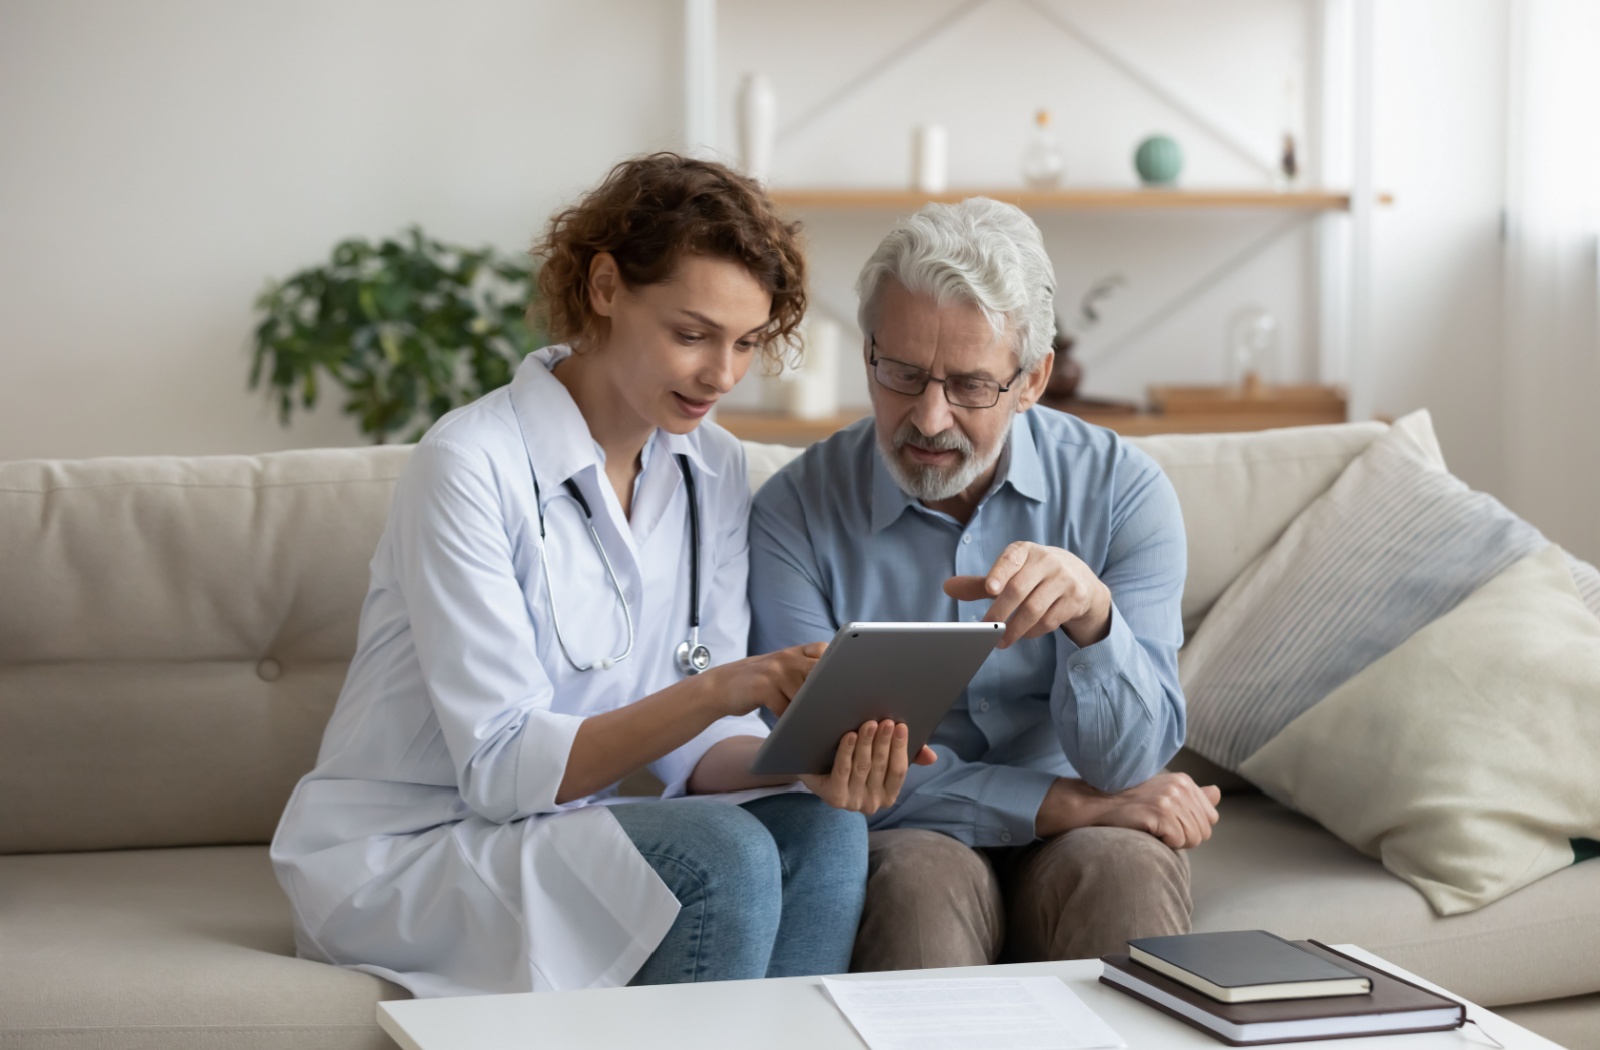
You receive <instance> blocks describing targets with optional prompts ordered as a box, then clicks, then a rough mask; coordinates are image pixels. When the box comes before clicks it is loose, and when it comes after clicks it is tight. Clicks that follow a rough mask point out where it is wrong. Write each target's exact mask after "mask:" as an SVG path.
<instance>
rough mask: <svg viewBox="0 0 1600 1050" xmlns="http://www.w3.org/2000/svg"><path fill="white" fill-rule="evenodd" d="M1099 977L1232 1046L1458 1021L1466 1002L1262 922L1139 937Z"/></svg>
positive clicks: (1108, 959) (1421, 1028)
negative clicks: (1287, 936)
mask: <svg viewBox="0 0 1600 1050" xmlns="http://www.w3.org/2000/svg"><path fill="white" fill-rule="evenodd" d="M1101 962H1103V963H1105V972H1104V973H1103V974H1102V975H1101V977H1100V980H1101V981H1102V982H1104V983H1106V984H1109V985H1111V986H1112V987H1113V988H1116V989H1118V990H1120V991H1123V992H1126V993H1128V994H1129V995H1131V996H1133V997H1134V998H1136V999H1141V1000H1143V1001H1144V1002H1146V1003H1149V1004H1150V1005H1151V1006H1154V1007H1155V1008H1156V1009H1158V1010H1163V1011H1165V1012H1166V1013H1169V1014H1171V1015H1172V1016H1174V1017H1176V1018H1178V1019H1179V1020H1180V1021H1184V1022H1186V1023H1188V1024H1191V1025H1193V1026H1194V1027H1196V1028H1198V1029H1200V1030H1201V1031H1203V1032H1207V1033H1209V1034H1210V1035H1213V1036H1215V1037H1216V1038H1218V1039H1220V1040H1222V1041H1223V1042H1224V1043H1227V1044H1229V1045H1231V1046H1252V1045H1254V1044H1257V1043H1282V1042H1289V1041H1293V1040H1301V1039H1339V1038H1344V1037H1348V1036H1361V1035H1383V1034H1395V1033H1399V1032H1432V1031H1440V1030H1443V1029H1449V1028H1459V1027H1461V1025H1462V1024H1464V1023H1465V1022H1466V1010H1465V1008H1463V1007H1462V1005H1461V1004H1460V1003H1458V1002H1456V1001H1455V1000H1453V999H1449V998H1446V997H1445V996H1442V995H1438V994H1436V993H1434V992H1431V991H1429V990H1428V989H1426V988H1423V987H1421V986H1419V985H1416V984H1412V983H1411V982H1410V981H1404V980H1401V979H1400V978H1398V977H1395V976H1394V975H1393V974H1388V973H1384V972H1383V971H1382V970H1375V969H1373V968H1372V967H1370V966H1367V965H1365V964H1364V963H1361V962H1359V961H1357V960H1355V959H1352V958H1350V957H1349V956H1348V955H1345V954H1343V953H1341V952H1337V951H1335V950H1334V949H1332V948H1329V947H1328V946H1327V945H1325V944H1320V943H1318V942H1317V941H1286V940H1284V939H1283V938H1281V937H1276V936H1274V935H1272V934H1270V933H1267V932H1266V931H1265V930H1239V931H1235V932H1231V933H1191V934H1185V935H1183V936H1180V937H1145V938H1141V939H1139V940H1133V941H1129V942H1128V951H1127V952H1126V953H1125V954H1124V953H1118V954H1114V955H1107V956H1104V957H1103V958H1102V959H1101Z"/></svg>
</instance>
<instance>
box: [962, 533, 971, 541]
mask: <svg viewBox="0 0 1600 1050" xmlns="http://www.w3.org/2000/svg"><path fill="white" fill-rule="evenodd" d="M961 542H962V543H971V542H972V533H970V532H969V533H967V534H966V535H965V536H963V537H961Z"/></svg>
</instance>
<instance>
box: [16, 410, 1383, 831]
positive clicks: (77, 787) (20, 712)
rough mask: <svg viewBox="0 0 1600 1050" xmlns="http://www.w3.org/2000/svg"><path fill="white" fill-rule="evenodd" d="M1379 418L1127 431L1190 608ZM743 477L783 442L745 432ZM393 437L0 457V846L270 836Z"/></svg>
mask: <svg viewBox="0 0 1600 1050" xmlns="http://www.w3.org/2000/svg"><path fill="white" fill-rule="evenodd" d="M1382 430H1383V427H1382V426H1381V425H1379V424H1350V425H1345V426H1338V427H1315V428H1304V429H1301V430H1294V431H1274V432H1266V433H1261V434H1240V435H1219V436H1205V435H1182V436H1170V437H1159V438H1146V439H1140V441H1139V442H1138V444H1140V445H1141V446H1142V447H1143V448H1145V449H1146V450H1147V451H1149V452H1150V453H1151V455H1153V456H1154V457H1155V458H1156V459H1157V460H1158V461H1159V462H1160V463H1161V464H1162V466H1163V467H1165V468H1166V469H1167V472H1168V474H1169V475H1170V476H1171V478H1172V481H1173V484H1174V485H1175V486H1176V487H1177V490H1178V495H1179V499H1180V501H1181V502H1182V505H1183V509H1184V516H1185V521H1186V524H1187V526H1188V530H1189V545H1190V555H1189V579H1188V586H1187V589H1186V592H1185V595H1184V615H1185V622H1186V625H1188V626H1189V627H1190V628H1191V629H1192V627H1193V626H1194V625H1196V624H1198V622H1199V619H1200V617H1201V616H1203V615H1204V613H1205V610H1206V609H1208V608H1209V607H1210V605H1211V603H1212V602H1214V601H1215V600H1216V598H1217V597H1218V595H1220V594H1221V592H1222V589H1223V588H1224V587H1226V586H1227V584H1228V582H1229V581H1231V580H1232V579H1233V577H1234V576H1235V575H1237V574H1238V572H1239V571H1240V570H1242V569H1243V568H1244V567H1245V566H1246V565H1247V564H1249V562H1250V561H1252V560H1253V559H1254V558H1255V557H1256V556H1257V555H1259V554H1260V553H1261V552H1262V551H1264V550H1265V549H1266V548H1267V547H1268V546H1270V544H1271V543H1272V542H1273V541H1274V540H1275V539H1276V538H1277V536H1278V534H1279V533H1281V532H1282V530H1283V529H1284V527H1285V526H1287V524H1288V522H1289V521H1290V519H1292V517H1293V516H1294V515H1295V514H1296V513H1298V511H1299V510H1300V508H1302V507H1304V506H1305V505H1306V504H1307V503H1308V502H1310V501H1311V500H1312V499H1314V498H1315V497H1316V496H1317V495H1318V494H1320V493H1321V492H1322V491H1324V490H1325V489H1326V488H1327V487H1328V486H1329V485H1330V484H1332V482H1333V480H1334V478H1336V477H1337V476H1338V473H1339V471H1340V470H1342V469H1343V467H1344V465H1345V464H1346V463H1348V462H1349V460H1350V459H1351V458H1353V457H1354V456H1355V455H1356V453H1357V452H1359V451H1360V450H1361V449H1362V448H1364V447H1366V445H1367V444H1368V443H1369V442H1370V441H1371V440H1372V439H1373V437H1375V436H1376V435H1377V434H1379V433H1381V432H1382ZM748 449H749V453H750V468H751V484H752V485H753V486H754V485H759V484H760V483H761V482H763V481H765V480H766V478H767V477H768V476H770V474H771V473H772V472H773V471H774V470H776V469H777V468H778V467H779V466H781V465H782V463H783V462H785V461H786V460H787V459H788V458H789V457H790V456H792V455H794V454H795V451H796V450H793V449H785V448H782V447H779V446H761V445H750V446H748ZM408 451H409V450H408V449H407V448H404V447H383V448H365V449H332V450H318V451H311V452H287V453H278V454H272V455H263V456H254V457H196V458H186V459H185V458H144V459H97V460H82V461H73V462H37V461H36V462H21V463H5V464H0V853H19V852H47V851H60V850H93V849H116V848H127V847H154V846H182V845H199V844H220V843H253V842H266V841H268V840H270V838H271V836H272V832H273V829H274V828H275V827H276V825H277V820H278V815H279V813H280V812H281V811H282V808H283V804H284V802H285V800H286V799H287V798H288V794H289V791H290V790H291V788H292V787H293V786H294V783H295V781H296V780H298V779H299V777H300V776H301V775H302V774H303V773H305V772H306V770H308V769H309V768H310V767H311V765H312V763H313V761H314V760H315V757H316V752H317V746H318V743H319V741H320V739H321V735H322V729H323V725H324V724H325V722H326V721H327V717H328V713H329V712H330V711H331V709H332V706H333V703H334V701H335V699H337V697H338V693H339V689H340V687H341V685H342V684H343V681H344V674H345V667H346V665H347V663H348V662H349V660H350V657H351V655H352V654H353V652H354V647H355V638H356V623H357V619H358V616H359V613H360V609H361V602H362V599H363V597H364V596H365V593H366V587H367V578H368V562H369V560H370V558H371V555H372V551H373V548H374V546H375V544H376V542H377V537H378V534H379V533H380V532H381V530H382V528H383V522H384V518H385V516H386V514H387V511H388V506H389V500H390V495H391V493H392V491H393V487H394V482H395V479H396V478H397V477H398V475H399V472H400V470H401V468H402V467H403V465H404V463H405V460H406V457H407V455H408Z"/></svg>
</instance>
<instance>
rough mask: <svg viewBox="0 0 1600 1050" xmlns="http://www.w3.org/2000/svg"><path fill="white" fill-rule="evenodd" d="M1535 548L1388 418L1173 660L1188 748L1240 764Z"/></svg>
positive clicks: (1514, 523)
mask: <svg viewBox="0 0 1600 1050" xmlns="http://www.w3.org/2000/svg"><path fill="white" fill-rule="evenodd" d="M1545 545H1546V541H1545V539H1544V537H1543V536H1541V535H1540V534H1539V531H1538V530H1537V529H1535V528H1534V527H1533V526H1531V525H1529V524H1527V523H1526V522H1524V521H1522V520H1521V519H1520V518H1518V517H1517V516H1516V515H1514V514H1512V513H1511V512H1510V511H1509V510H1507V509H1506V508H1505V507H1503V506H1501V505H1500V504H1499V503H1498V502H1496V501H1495V500H1494V499H1493V498H1492V497H1490V496H1487V495H1485V494H1483V493H1480V492H1473V491H1472V490H1470V489H1468V488H1467V486H1466V485H1464V484H1463V483H1462V482H1461V481H1459V480H1457V479H1456V478H1454V477H1452V476H1451V475H1450V474H1449V472H1447V471H1446V470H1445V469H1444V468H1443V467H1442V466H1441V465H1440V463H1439V460H1438V457H1437V452H1436V449H1435V447H1434V444H1433V429H1432V426H1431V423H1430V421H1429V418H1428V415H1427V413H1426V412H1417V413H1413V414H1412V415H1409V416H1406V417H1405V418H1404V419H1401V420H1400V421H1399V422H1397V423H1396V424H1395V425H1394V426H1393V427H1391V428H1390V429H1389V431H1388V433H1386V434H1384V435H1383V436H1382V437H1380V438H1378V439H1377V440H1376V441H1374V442H1372V444H1370V445H1368V446H1367V448H1366V449H1365V450H1364V451H1363V452H1362V453H1361V454H1360V455H1359V456H1357V457H1356V458H1355V459H1354V460H1353V461H1352V462H1351V463H1350V465H1349V466H1348V467H1346V468H1345V470H1344V473H1342V474H1340V475H1339V479H1338V480H1337V481H1335V482H1334V483H1333V485H1332V487H1330V488H1329V489H1328V491H1327V492H1325V493H1323V494H1322V495H1321V496H1319V497H1318V498H1317V499H1316V500H1314V501H1313V502H1312V503H1311V504H1310V505H1309V506H1307V507H1306V509H1305V510H1304V511H1302V512H1301V514H1300V515H1299V517H1297V518H1296V519H1295V520H1294V521H1293V522H1291V523H1290V525H1289V527H1288V528H1287V529H1285V530H1284V533H1283V536H1282V537H1281V538H1280V539H1279V540H1278V542H1277V543H1276V544H1275V545H1273V547H1272V548H1271V549H1270V550H1268V551H1267V553H1266V554H1263V555H1262V556H1261V557H1260V558H1259V559H1257V560H1256V561H1255V563H1253V564H1252V565H1251V566H1250V567H1249V568H1247V569H1246V570H1245V571H1244V572H1243V573H1241V574H1240V575H1239V577H1238V579H1236V580H1235V581H1234V582H1233V583H1232V584H1231V585H1230V586H1229V587H1228V589H1227V590H1226V591H1225V592H1224V593H1223V595H1222V597H1221V598H1220V599H1218V601H1217V604H1216V606H1215V607H1213V608H1212V610H1211V613H1210V615H1208V616H1207V617H1206V619H1205V621H1204V622H1203V623H1201V625H1200V628H1199V630H1198V631H1197V632H1196V633H1195V636H1194V637H1193V638H1192V639H1191V640H1190V642H1189V644H1188V645H1186V646H1185V647H1184V649H1183V650H1182V652H1181V653H1180V655H1179V671H1180V673H1181V675H1182V680H1183V684H1184V695H1185V697H1186V698H1187V700H1188V707H1189V737H1188V741H1187V743H1188V745H1189V746H1190V747H1192V748H1193V749H1194V750H1195V751H1197V752H1199V753H1200V754H1201V755H1203V756H1205V757H1206V758H1208V759H1210V760H1211V761H1213V762H1215V763H1217V764H1218V765H1220V766H1222V767H1223V768H1225V769H1230V770H1233V771H1235V772H1237V771H1239V769H1240V766H1241V764H1242V763H1243V762H1244V761H1245V759H1247V758H1249V757H1250V756H1251V755H1252V754H1254V753H1255V752H1256V751H1257V750H1259V749H1260V748H1261V747H1262V745H1264V744H1266V743H1267V742H1268V741H1270V740H1271V739H1272V738H1273V737H1275V736H1277V735H1278V733H1279V732H1281V731H1282V730H1283V728H1284V727H1285V726H1287V725H1288V724H1289V723H1290V722H1292V721H1293V720H1294V719H1296V718H1297V717H1299V716H1300V715H1302V714H1303V713H1305V712H1306V711H1308V710H1310V709H1311V708H1312V707H1313V706H1314V705H1315V704H1316V703H1317V702H1318V701H1320V700H1321V699H1322V698H1323V697H1325V696H1327V695H1328V694H1329V693H1331V692H1332V691H1333V690H1334V689H1336V688H1338V687H1339V686H1340V685H1342V684H1344V683H1345V682H1347V681H1349V680H1350V679H1351V678H1352V677H1354V676H1355V675H1356V674H1357V673H1358V672H1359V671H1361V670H1362V669H1363V668H1365V667H1367V666H1368V665H1370V664H1371V663H1373V662H1374V661H1375V660H1377V659H1379V658H1380V657H1382V656H1383V655H1385V654H1386V653H1388V652H1390V651H1392V650H1393V649H1394V648H1396V647H1397V646H1399V645H1400V644H1401V643H1402V642H1404V641H1405V640H1406V639H1407V638H1410V637H1411V636H1412V635H1413V634H1415V633H1416V632H1417V630H1418V629H1419V628H1421V627H1423V626H1424V625H1426V624H1428V623H1431V622H1432V621H1434V620H1435V619H1437V618H1438V617H1439V616H1441V615H1442V614H1444V613H1446V612H1449V611H1450V610H1451V609H1453V608H1455V606H1456V605H1457V604H1459V603H1460V602H1461V601H1462V599H1464V598H1466V597H1467V595H1469V594H1471V593H1473V592H1474V591H1476V590H1477V589H1478V588H1479V587H1481V586H1483V585H1484V584H1485V583H1487V582H1488V581H1489V580H1491V579H1493V578H1494V577H1495V576H1498V575H1499V574H1500V573H1501V572H1503V571H1504V570H1505V569H1506V568H1508V567H1510V566H1511V565H1513V564H1514V563H1516V562H1518V561H1520V560H1522V559H1523V558H1525V557H1527V556H1528V555H1529V554H1531V553H1533V552H1534V551H1536V550H1539V549H1541V548H1542V547H1544V546H1545Z"/></svg>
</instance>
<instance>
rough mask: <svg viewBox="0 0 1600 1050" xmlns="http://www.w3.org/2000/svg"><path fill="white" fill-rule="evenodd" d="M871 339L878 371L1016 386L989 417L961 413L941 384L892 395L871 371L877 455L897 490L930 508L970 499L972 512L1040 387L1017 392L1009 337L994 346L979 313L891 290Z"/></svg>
mask: <svg viewBox="0 0 1600 1050" xmlns="http://www.w3.org/2000/svg"><path fill="white" fill-rule="evenodd" d="M867 335H868V339H869V344H870V343H875V344H876V353H877V357H878V360H879V361H880V362H882V361H885V360H887V361H889V362H892V363H898V364H900V365H909V366H912V367H914V368H921V369H926V370H927V371H928V372H929V373H931V374H932V377H933V379H945V378H949V377H952V376H960V377H972V378H976V379H982V380H989V381H992V382H993V383H994V384H996V385H999V386H1007V385H1010V386H1011V389H1010V390H1009V391H1006V392H1002V393H1000V395H999V400H998V402H997V403H996V404H995V405H994V406H992V407H990V408H963V407H960V406H958V405H953V404H951V403H950V402H949V400H948V399H947V398H946V397H945V393H944V389H943V388H942V387H941V386H940V385H939V384H938V383H936V382H931V381H930V382H929V383H928V385H927V388H926V389H925V390H923V391H922V393H921V394H920V395H911V394H902V393H898V392H896V391H894V390H890V389H888V388H887V387H885V386H884V385H883V384H882V383H880V382H878V381H877V380H876V379H874V378H873V377H872V375H871V372H872V366H871V365H870V364H869V365H868V384H867V385H868V387H869V389H870V390H871V394H872V410H873V414H874V417H875V421H876V425H877V436H878V448H879V451H880V452H881V453H882V455H883V457H884V460H885V462H886V464H887V465H888V467H889V469H890V472H891V473H892V474H893V475H894V477H895V480H896V481H897V482H899V484H900V487H901V488H902V489H904V490H905V491H906V492H907V493H908V494H910V495H912V496H915V497H916V498H917V499H920V500H922V501H923V502H925V503H929V504H934V503H938V502H941V501H945V500H951V499H955V498H957V497H962V496H963V495H965V496H966V497H967V498H968V500H969V502H971V503H975V502H976V500H977V499H978V498H979V497H981V496H982V494H983V493H984V492H985V491H987V489H988V485H989V482H990V480H991V479H992V477H993V472H994V466H995V463H996V462H997V461H998V460H999V458H1000V453H1001V452H1002V451H1004V449H1005V441H1006V435H1007V434H1008V433H1009V432H1010V427H1011V417H1012V416H1013V415H1014V414H1015V413H1016V412H1017V411H1019V409H1020V408H1025V407H1027V406H1028V405H1031V404H1032V403H1033V400H1035V399H1036V397H1037V394H1036V393H1034V394H1032V395H1031V396H1027V397H1026V403H1022V401H1021V400H1020V398H1022V397H1023V396H1024V395H1028V394H1029V392H1030V390H1031V386H1032V385H1033V384H1031V383H1024V382H1018V383H1016V384H1012V383H1011V381H1012V379H1013V378H1014V377H1016V373H1017V355H1016V352H1015V351H1014V350H1013V349H1012V342H1013V339H1012V336H1011V333H1009V332H1007V333H1006V334H1005V335H1002V336H997V335H996V334H995V331H994V329H993V328H992V327H990V325H989V321H988V319H987V318H986V317H984V315H983V311H982V310H980V309H979V308H978V307H977V306H976V305H974V304H971V303H951V304H947V305H940V304H939V303H937V302H935V301H934V300H933V299H932V298H931V297H929V296H922V295H913V294H912V293H911V292H908V291H906V289H905V288H904V287H903V286H902V285H900V284H899V283H898V282H896V281H889V282H887V283H886V284H885V286H884V288H883V290H882V293H881V294H880V296H879V300H878V317H877V323H876V326H875V329H874V331H872V332H869V333H867ZM870 354H871V351H870V350H869V359H870ZM891 367H893V365H891ZM1035 374H1036V376H1039V377H1041V378H1042V377H1043V376H1044V375H1047V374H1048V373H1047V371H1046V370H1037V371H1036V373H1035ZM1030 378H1031V377H1030ZM964 385H970V384H964Z"/></svg>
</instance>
